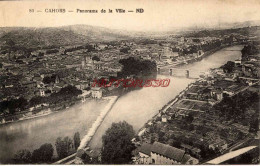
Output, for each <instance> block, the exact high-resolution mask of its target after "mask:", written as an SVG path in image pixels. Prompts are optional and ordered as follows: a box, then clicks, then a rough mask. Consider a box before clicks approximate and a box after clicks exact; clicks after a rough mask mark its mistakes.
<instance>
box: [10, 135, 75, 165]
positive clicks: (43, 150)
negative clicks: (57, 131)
mask: <svg viewBox="0 0 260 166" xmlns="http://www.w3.org/2000/svg"><path fill="white" fill-rule="evenodd" d="M73 140H74V142H72V139H70V138H69V137H64V138H63V139H62V138H61V137H58V138H57V139H56V143H55V146H56V151H57V154H58V157H59V159H62V158H65V157H67V156H68V155H69V154H70V153H72V152H75V150H77V149H78V147H79V145H80V134H79V132H76V133H75V134H74V138H73ZM73 143H74V144H73ZM73 145H74V148H75V149H73ZM53 153H54V148H53V146H52V144H50V143H46V144H43V145H41V146H40V148H38V149H35V150H34V151H33V152H32V153H31V152H30V151H29V150H27V149H22V150H19V151H18V152H17V153H16V154H15V156H14V162H15V163H17V164H18V163H19V164H30V163H51V162H53V161H54V160H53Z"/></svg>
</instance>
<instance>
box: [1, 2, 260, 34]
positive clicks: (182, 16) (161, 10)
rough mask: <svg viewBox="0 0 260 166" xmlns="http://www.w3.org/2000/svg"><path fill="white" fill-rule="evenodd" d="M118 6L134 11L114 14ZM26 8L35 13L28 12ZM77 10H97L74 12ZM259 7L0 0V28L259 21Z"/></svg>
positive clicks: (149, 27) (151, 27)
mask: <svg viewBox="0 0 260 166" xmlns="http://www.w3.org/2000/svg"><path fill="white" fill-rule="evenodd" d="M117 8H121V9H125V10H134V12H133V13H116V11H115V9H117ZM136 8H143V9H144V13H135V10H136ZM29 9H34V10H35V12H34V13H30V12H29ZM45 9H65V10H66V13H46V12H45ZM77 9H80V10H98V12H99V13H77V12H76V11H77ZM101 9H105V10H107V11H108V9H112V10H113V13H100V10H101ZM259 9H260V0H247V1H245V0H206V1H205V0H123V1H120V0H86V1H83V0H74V1H72V0H63V1H61V0H56V1H48V0H30V1H0V27H10V26H24V27H55V26H63V25H74V24H86V25H93V26H101V27H107V28H113V29H121V30H129V31H165V30H171V29H174V28H184V27H185V28H186V27H194V26H198V27H214V26H218V25H219V24H221V23H232V22H243V21H249V20H260V10H259ZM37 10H40V11H42V12H36V11H37ZM69 10H72V11H74V12H68V11H69Z"/></svg>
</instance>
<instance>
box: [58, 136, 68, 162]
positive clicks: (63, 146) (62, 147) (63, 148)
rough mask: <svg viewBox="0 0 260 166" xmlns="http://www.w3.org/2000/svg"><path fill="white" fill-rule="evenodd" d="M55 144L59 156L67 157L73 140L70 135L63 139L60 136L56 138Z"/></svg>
mask: <svg viewBox="0 0 260 166" xmlns="http://www.w3.org/2000/svg"><path fill="white" fill-rule="evenodd" d="M55 146H56V151H57V154H58V156H59V158H64V157H67V156H68V155H69V152H70V149H71V146H72V140H71V139H70V138H69V137H65V138H63V139H62V138H61V137H58V138H57V139H56V142H55Z"/></svg>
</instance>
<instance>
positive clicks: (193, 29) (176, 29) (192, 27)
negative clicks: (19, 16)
mask: <svg viewBox="0 0 260 166" xmlns="http://www.w3.org/2000/svg"><path fill="white" fill-rule="evenodd" d="M246 22H259V24H257V25H245V26H239V27H234V26H229V27H223V26H215V27H195V26H190V27H173V28H172V29H168V30H163V31H152V30H151V31H137V30H126V31H127V32H136V33H138V32H147V33H152V32H157V33H161V32H172V31H189V30H192V31H195V30H196V31H203V30H223V29H238V28H246V27H248V26H260V20H248V21H242V22H234V23H228V24H229V25H230V24H237V23H238V24H242V23H246ZM223 24H225V23H223ZM70 26H89V27H97V28H104V29H108V30H117V31H123V30H124V29H117V28H109V27H104V26H97V25H90V24H69V25H57V26H38V27H37V26H5V27H0V28H35V29H41V28H62V27H70ZM195 28H197V29H195Z"/></svg>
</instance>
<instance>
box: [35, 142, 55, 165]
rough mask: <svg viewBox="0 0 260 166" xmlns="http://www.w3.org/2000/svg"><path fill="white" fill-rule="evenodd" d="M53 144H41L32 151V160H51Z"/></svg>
mask: <svg viewBox="0 0 260 166" xmlns="http://www.w3.org/2000/svg"><path fill="white" fill-rule="evenodd" d="M53 151H54V149H53V146H52V145H51V144H48V143H46V144H43V145H42V146H41V147H40V148H39V149H36V150H34V151H33V154H32V160H33V161H34V162H36V163H38V162H44V163H48V162H50V161H51V158H52V156H53Z"/></svg>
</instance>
